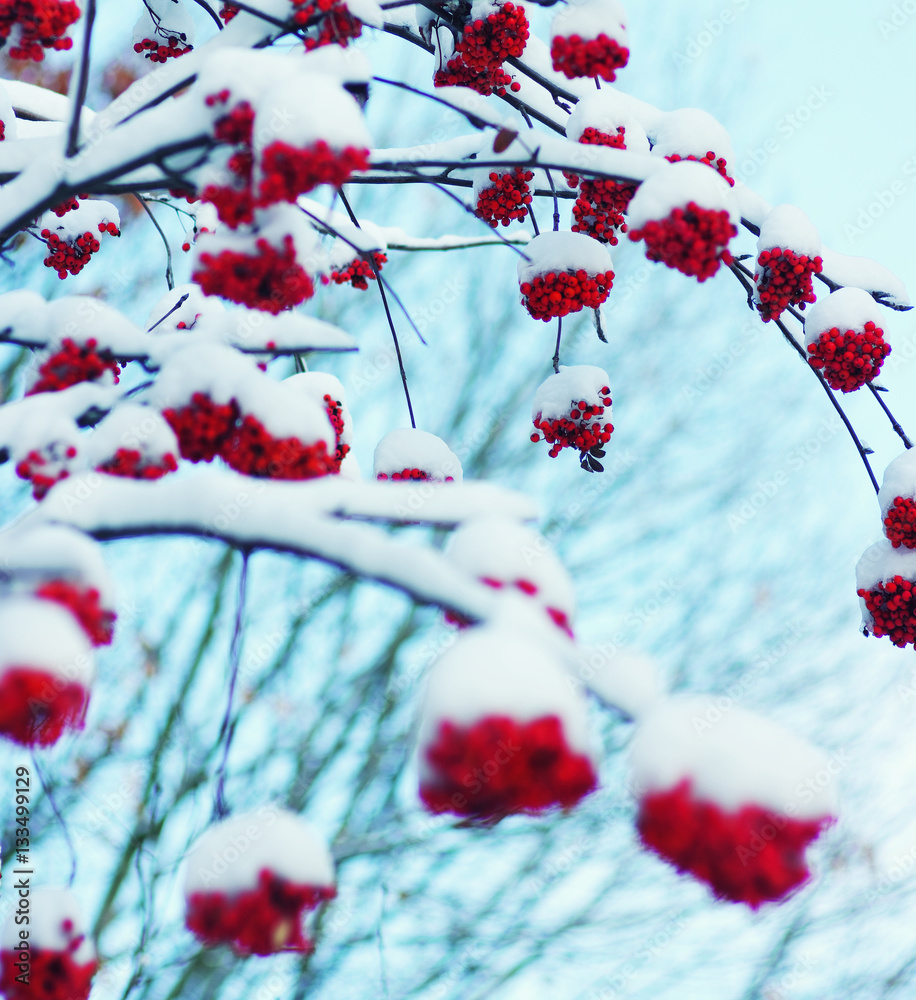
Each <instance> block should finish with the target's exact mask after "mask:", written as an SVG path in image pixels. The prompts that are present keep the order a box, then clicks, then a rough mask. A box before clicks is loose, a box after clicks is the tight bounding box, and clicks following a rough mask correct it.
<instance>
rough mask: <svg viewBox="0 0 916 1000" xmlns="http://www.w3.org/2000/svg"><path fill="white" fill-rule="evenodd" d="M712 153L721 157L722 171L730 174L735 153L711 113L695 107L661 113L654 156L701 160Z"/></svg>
mask: <svg viewBox="0 0 916 1000" xmlns="http://www.w3.org/2000/svg"><path fill="white" fill-rule="evenodd" d="M709 152H713V153H715V154H716V157H717V158H718V157H722V158H723V159H724V160H725V162H726V169H728V171H729V173H731V172H732V169H733V168H734V164H735V152H734V150H733V149H732V141H731V138H730V136H729V134H728V132H727V131H726V130H725V126H724V125H722V124H721V122H719V121H717V120H716V119H715V118H713V116H712V115H711V114H709V113H708V112H706V111H701V110H700V109H699V108H679V109H678V110H677V111H668V112H667V113H665V114H662V115H661V117H660V119H659V121H658V122H657V124H656V129H655V145H654V146H653V147H652V153H653V155H655V156H671V155H672V154H675V153H676V154H677V155H678V156H682V157H684V156H696V157H703V156H705V155H706V154H707V153H709Z"/></svg>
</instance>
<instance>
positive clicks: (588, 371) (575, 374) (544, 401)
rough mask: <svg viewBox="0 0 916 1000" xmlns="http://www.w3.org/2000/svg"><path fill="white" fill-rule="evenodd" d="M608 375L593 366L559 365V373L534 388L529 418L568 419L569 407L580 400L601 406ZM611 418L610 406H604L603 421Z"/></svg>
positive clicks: (537, 420) (536, 420)
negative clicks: (535, 389)
mask: <svg viewBox="0 0 916 1000" xmlns="http://www.w3.org/2000/svg"><path fill="white" fill-rule="evenodd" d="M607 387H608V374H607V372H606V371H605V370H604V369H603V368H599V367H598V366H597V365H560V370H559V372H556V373H555V374H553V375H550V376H548V377H547V378H546V379H545V380H544V381H543V382H542V383H541V384H540V385H539V386H538V388H537V391H536V392H535V394H534V402H533V403H532V404H531V419H532V420H533V421H534V422H535V424H537V423H538V422H539V421H540V420H541V419H544V420H556V419H558V418H560V417H568V416H569V408H570V405H571V404H572V405H573V406H575V405H576V403H578V402H579V401H580V400H583V399H584V400H585V402H586V403H587V404H589V405H602V404H604V400H605V399H606V398H607V396H606V394H605V393H603V392H602V389H605V388H607ZM610 417H611V407H610V406H605V407H604V418H605V419H606V420H609V419H610Z"/></svg>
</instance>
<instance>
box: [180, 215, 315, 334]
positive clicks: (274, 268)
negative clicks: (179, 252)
mask: <svg viewBox="0 0 916 1000" xmlns="http://www.w3.org/2000/svg"><path fill="white" fill-rule="evenodd" d="M255 250H256V251H257V252H256V253H255V254H251V253H240V252H239V251H236V250H231V249H226V250H221V251H219V252H218V253H215V254H214V253H209V252H207V251H203V252H202V253H201V254H200V256H199V258H198V268H197V270H195V271H194V273H193V278H194V281H196V282H197V283H198V284H199V285H200V287H201V289H202V290H203V292H204V294H205V295H222V296H223V298H226V299H229V300H231V301H232V302H239V303H241V304H242V305H244V306H248V307H249V308H251V309H263V310H264V311H265V312H269V313H273V314H274V315H276V314H277V313H279V312H282V311H283V310H284V309H288V308H289V307H290V306H297V305H299V303H300V302H304V301H305V300H306V299H310V298H311V297H312V296H313V295H314V294H315V285H314V283H313V282H312V279H311V277H310V276H309V274H308V273H307V272H306V270H305V269H304V268H303V267H302V265H301V264H299V262H298V261H297V259H296V247H295V243H294V241H293V237H292V236H290V235H286V236H285V237H284V238H283V241H282V247H281V248H278V247H276V246H274V245H273V244H272V243H271V242H270V241H269V240H267V239H266V238H264V237H261V238H259V239H258V240H256V241H255Z"/></svg>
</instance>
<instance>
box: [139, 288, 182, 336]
mask: <svg viewBox="0 0 916 1000" xmlns="http://www.w3.org/2000/svg"><path fill="white" fill-rule="evenodd" d="M190 294H191V293H190V292H185V293H184V295H182V296H181V298H180V299H179V300H178V301H177V302H176V303H175V305H173V306H172V308H171V309H169V311H168V312H167V313H166V314H165V315H164V316H160V317H159V319H157V320H156V322H155V323H153V325H152V326H151V327H150V328H149V329H148V330H147V331H146V332H147V333H152V332H153V330H155V329H156V327H157V326H159V324H160V323H164V322H165V321H166V320H167V319H168V318H169V316H171V315H172V313H173V312H177V310H179V309H180V308H181V307H182V306H183V305H184V304H185V302H187V301H188V297H189V296H190Z"/></svg>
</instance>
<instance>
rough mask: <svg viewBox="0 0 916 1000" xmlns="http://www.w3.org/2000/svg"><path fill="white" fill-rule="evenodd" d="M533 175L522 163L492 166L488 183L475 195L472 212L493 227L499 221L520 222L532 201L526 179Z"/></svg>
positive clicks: (528, 179) (531, 178) (505, 222)
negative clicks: (500, 166) (497, 167)
mask: <svg viewBox="0 0 916 1000" xmlns="http://www.w3.org/2000/svg"><path fill="white" fill-rule="evenodd" d="M533 179H534V173H533V171H531V170H526V169H524V168H523V167H513V168H511V169H509V170H503V171H498V170H491V171H490V173H489V175H488V180H489V182H490V183H489V184H488V186H487V187H485V188H483V190H482V191H480V192H479V194H478V195H477V207H476V208H475V210H474V214H475V215H476V216H477V217H478V218H479V219H483V220H484V221H486V222H488V223H489V224H490V225H491V226H492V227H493V228H494V229H495V228H496V227H497V226H498V225H499V224H500V223H502V225H504V226H508V225H509V223H510V222H512V221H515V222H521V221H522V220H523V219H524V218H525V217H526V216H527V215H528V206H529V205H530V204H531V189H530V188H529V187H528V183H529V181H531V180H533Z"/></svg>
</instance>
